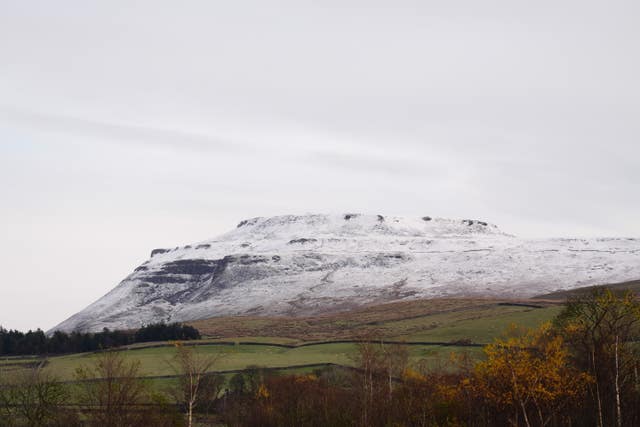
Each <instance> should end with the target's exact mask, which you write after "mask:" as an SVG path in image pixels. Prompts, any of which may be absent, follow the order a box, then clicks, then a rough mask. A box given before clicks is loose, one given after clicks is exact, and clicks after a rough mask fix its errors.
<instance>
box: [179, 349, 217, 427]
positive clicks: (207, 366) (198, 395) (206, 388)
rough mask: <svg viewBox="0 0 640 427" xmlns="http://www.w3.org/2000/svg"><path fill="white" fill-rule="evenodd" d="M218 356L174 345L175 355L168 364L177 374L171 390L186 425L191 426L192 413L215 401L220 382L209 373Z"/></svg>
mask: <svg viewBox="0 0 640 427" xmlns="http://www.w3.org/2000/svg"><path fill="white" fill-rule="evenodd" d="M220 356H221V355H220V354H213V355H212V354H203V353H200V352H198V351H197V350H196V348H195V347H194V346H185V345H183V344H182V343H176V355H175V356H174V358H173V360H172V361H171V362H170V365H171V367H172V368H173V370H174V371H175V372H176V373H177V374H178V384H177V388H176V389H174V390H173V392H174V396H175V398H176V401H178V402H180V403H181V404H182V405H183V407H184V409H185V412H186V413H187V425H188V426H189V427H191V426H192V425H193V413H194V411H195V409H196V408H202V407H203V406H204V405H206V404H208V403H211V401H212V400H214V399H216V398H217V396H218V394H219V392H220V389H221V386H222V384H221V382H220V381H219V380H218V377H214V376H212V374H211V373H210V371H211V370H212V369H213V367H214V366H215V365H216V363H217V362H218V360H219V359H220Z"/></svg>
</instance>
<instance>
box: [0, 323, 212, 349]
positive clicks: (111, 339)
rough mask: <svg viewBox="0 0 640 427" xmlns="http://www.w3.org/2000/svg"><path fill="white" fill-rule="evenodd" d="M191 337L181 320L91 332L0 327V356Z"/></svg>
mask: <svg viewBox="0 0 640 427" xmlns="http://www.w3.org/2000/svg"><path fill="white" fill-rule="evenodd" d="M194 339H200V332H199V331H198V330H197V329H196V328H194V327H193V326H189V325H183V324H181V323H169V324H166V323H162V322H160V323H152V324H149V325H145V326H142V327H141V328H140V329H138V330H135V331H123V330H113V331H112V330H109V329H108V328H104V329H103V330H102V332H95V333H93V332H71V333H66V332H63V331H55V332H54V333H53V334H51V336H47V335H46V334H45V333H44V332H43V331H42V330H40V329H37V330H35V331H31V330H30V331H28V332H26V333H25V332H20V331H17V330H7V329H4V328H2V327H0V355H2V356H18V355H44V354H66V353H82V352H87V351H96V350H105V349H109V348H114V347H119V346H123V345H129V344H134V343H139V342H150V341H168V340H194Z"/></svg>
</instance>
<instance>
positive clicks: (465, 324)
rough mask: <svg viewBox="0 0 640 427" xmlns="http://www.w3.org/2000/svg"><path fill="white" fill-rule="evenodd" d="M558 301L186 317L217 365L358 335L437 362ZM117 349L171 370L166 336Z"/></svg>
mask: <svg viewBox="0 0 640 427" xmlns="http://www.w3.org/2000/svg"><path fill="white" fill-rule="evenodd" d="M561 308H562V306H561V305H559V304H558V303H557V302H555V303H554V302H552V301H546V300H545V301H536V302H535V303H532V302H531V301H507V300H488V299H441V300H419V301H411V302H401V303H392V304H384V305H379V306H374V307H367V308H363V309H358V310H354V311H351V312H348V313H339V314H333V315H328V316H317V317H309V318H253V317H234V318H216V319H208V320H203V321H197V322H192V323H191V324H192V325H193V326H195V327H197V328H198V329H199V330H200V331H201V332H202V333H203V334H205V335H206V337H205V339H203V340H200V341H197V342H191V343H190V344H197V350H198V351H199V352H202V353H204V354H210V355H215V356H217V357H219V359H218V362H217V363H216V365H215V366H214V368H213V370H215V371H218V372H234V371H238V370H243V369H246V368H247V367H250V366H261V367H266V368H274V369H275V368H279V369H282V370H284V371H287V370H289V371H290V370H291V369H302V370H309V369H312V368H309V367H302V368H298V367H300V366H305V365H313V366H321V365H323V364H335V365H342V366H352V365H353V363H354V362H353V356H354V354H355V350H356V344H355V343H354V342H331V341H336V340H339V341H353V340H356V339H362V338H366V339H370V340H380V339H384V340H388V341H399V342H406V343H407V345H408V349H409V353H410V362H411V363H418V362H420V361H426V363H428V364H431V365H439V364H440V363H441V362H442V361H444V360H446V359H448V357H449V355H450V353H451V352H452V351H455V352H463V351H465V352H469V353H470V354H471V355H472V356H473V357H480V356H481V351H482V349H481V347H479V346H476V347H469V346H466V345H465V346H461V345H459V344H469V343H475V344H486V343H489V342H491V340H493V339H494V338H495V337H497V336H499V335H500V334H501V333H502V332H503V331H504V330H505V329H506V328H507V327H508V326H509V325H510V324H512V323H515V324H518V325H521V326H527V327H536V326H538V325H540V324H541V323H542V322H544V321H548V320H551V319H552V318H553V317H554V316H555V315H557V314H558V313H559V312H560V310H561ZM434 343H439V344H440V345H434ZM446 344H448V345H446ZM456 344H458V345H456ZM120 351H122V353H123V355H124V356H125V357H126V358H127V359H130V360H138V361H139V362H140V367H141V375H142V376H144V377H149V378H156V380H157V381H161V380H162V379H161V378H158V377H163V376H171V375H175V371H174V370H173V369H172V367H171V360H172V358H173V356H174V354H175V351H176V350H175V347H173V346H172V344H171V343H166V342H165V343H145V344H135V345H132V346H129V347H127V348H125V349H122V350H120ZM95 358H96V354H91V353H89V354H86V353H85V354H73V355H65V356H57V357H51V358H49V359H48V363H47V366H46V369H47V370H49V371H50V372H52V373H53V374H55V375H56V376H57V377H58V378H60V379H61V380H64V381H71V380H73V378H74V371H75V369H76V368H77V367H79V366H82V365H83V364H84V365H87V364H90V363H91V362H92V361H93V360H94V359H95ZM33 362H34V359H33V358H17V359H16V358H8V359H0V373H2V372H5V373H6V372H8V371H9V370H13V371H15V370H16V369H19V366H20V365H19V364H20V363H25V364H27V365H25V366H28V364H29V363H31V364H32V363H33ZM3 366H4V367H3ZM156 380H154V381H156Z"/></svg>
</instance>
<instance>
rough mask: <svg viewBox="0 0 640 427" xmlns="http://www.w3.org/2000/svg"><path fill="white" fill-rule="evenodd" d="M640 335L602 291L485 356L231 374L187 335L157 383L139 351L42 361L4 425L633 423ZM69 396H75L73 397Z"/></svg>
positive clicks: (5, 402)
mask: <svg viewBox="0 0 640 427" xmlns="http://www.w3.org/2000/svg"><path fill="white" fill-rule="evenodd" d="M639 337H640V303H639V302H638V300H637V299H636V297H635V296H634V295H633V294H631V293H624V294H615V293H613V292H611V291H609V290H603V291H598V292H595V293H593V294H592V295H590V296H586V297H580V298H576V299H574V300H572V301H569V302H568V304H567V305H566V307H565V308H564V310H563V311H562V313H561V314H560V315H559V316H558V317H557V318H556V319H555V320H554V321H553V322H551V323H547V324H544V325H542V326H541V327H539V328H536V329H525V328H520V327H518V326H516V325H513V326H511V327H509V328H508V330H507V331H505V333H504V335H503V336H501V337H499V338H497V339H496V340H494V342H492V343H491V344H489V345H488V346H486V347H485V348H484V349H483V350H482V351H483V355H482V357H477V355H471V354H469V353H458V354H452V355H451V357H450V358H449V359H447V360H442V361H440V363H433V361H432V360H423V361H421V362H418V363H416V362H412V361H411V360H410V358H409V350H408V346H405V345H402V344H397V343H394V344H388V343H385V342H384V340H377V341H376V340H372V339H371V337H367V339H366V340H365V339H363V340H362V342H360V343H358V344H357V351H356V352H355V355H354V356H353V367H351V368H339V367H328V368H323V369H318V370H315V371H313V372H311V373H304V374H292V375H278V374H277V373H275V372H274V371H271V370H268V369H263V368H260V367H253V368H250V369H247V370H245V371H243V372H241V373H237V374H235V375H234V376H232V377H231V378H228V379H226V380H225V379H224V378H223V377H222V376H221V375H219V374H215V373H212V372H211V371H212V370H215V369H216V365H217V364H218V359H217V357H218V356H211V355H210V354H207V353H203V352H200V350H199V349H198V348H197V347H193V346H184V345H181V344H180V343H177V344H176V350H175V357H174V358H173V359H172V361H171V364H172V366H173V367H174V368H175V373H176V380H175V381H174V382H171V383H170V384H167V385H165V386H163V387H165V388H162V387H161V388H162V390H158V389H155V391H154V389H153V387H150V383H149V382H146V381H144V380H143V379H140V378H138V377H139V375H140V373H139V363H138V362H136V361H134V360H132V359H130V358H125V357H124V355H123V353H122V352H105V353H101V354H100V355H99V357H98V358H97V359H96V360H95V361H94V362H93V364H91V365H87V366H83V367H81V368H79V369H77V371H76V382H75V383H74V384H72V385H68V384H67V385H62V384H60V383H59V382H56V381H55V379H54V378H52V377H50V376H49V374H47V371H46V369H42V368H33V369H32V370H25V371H23V372H25V373H23V374H22V375H23V376H22V377H20V378H18V379H16V380H13V381H12V382H11V381H10V382H7V383H5V384H4V385H0V425H11V426H13V425H16V426H17V425H52V426H54V425H61V426H62V425H65V426H76V425H77V426H80V425H82V426H86V425H88V426H113V427H116V426H118V427H120V426H122V427H125V426H137V425H157V426H165V425H166V426H170V425H171V426H178V425H186V426H192V425H216V426H221V425H224V426H229V427H236V426H237V427H254V426H255V427H258V426H260V427H270V426H274V427H276V426H308V427H315V426H318V427H320V426H338V427H339V426H345V427H346V426H356V427H360V426H362V427H378V426H379V427H385V426H424V427H431V426H469V427H476V426H477V427H489V426H523V427H543V426H549V427H565V426H566V427H569V426H593V427H608V426H615V427H627V426H629V427H631V426H637V425H640V378H639V370H640V369H639V368H640V353H639V352H638V351H639V348H638V338H639ZM0 367H1V365H0ZM27 372H29V373H27ZM69 387H73V389H72V391H70V390H69ZM70 396H72V397H73V399H75V401H76V402H77V403H76V405H75V406H74V407H69V406H65V405H64V404H63V402H68V401H69V399H70ZM167 396H170V399H168V398H167ZM149 405H152V406H149ZM151 408H153V409H151ZM29 420H31V421H29ZM43 420H44V421H43ZM3 423H5V424H3Z"/></svg>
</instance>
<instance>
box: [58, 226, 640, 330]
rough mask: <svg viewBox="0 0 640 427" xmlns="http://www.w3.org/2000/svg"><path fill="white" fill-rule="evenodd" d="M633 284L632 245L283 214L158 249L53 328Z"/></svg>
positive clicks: (637, 250)
mask: <svg viewBox="0 0 640 427" xmlns="http://www.w3.org/2000/svg"><path fill="white" fill-rule="evenodd" d="M635 279H640V239H635V238H595V239H571V238H555V239H520V238H517V237H514V236H512V235H509V234H505V233H503V232H501V231H500V230H499V229H498V228H497V227H496V226H495V225H492V224H488V223H485V222H482V221H477V220H451V219H441V218H430V217H422V218H406V217H384V216H382V215H360V214H344V215H302V216H293V215H287V216H276V217H271V218H253V219H249V220H245V221H242V222H240V224H238V227H237V228H236V229H235V230H233V231H230V232H228V233H226V234H223V235H222V236H219V237H218V238H215V239H212V240H206V241H203V242H199V243H195V244H191V245H187V246H184V247H176V248H173V249H155V250H153V251H152V253H151V257H150V259H149V260H148V261H146V262H145V263H143V264H142V265H141V266H139V267H138V268H136V269H135V271H134V272H133V273H131V274H130V275H129V276H128V277H127V278H125V279H124V280H123V281H122V282H121V283H120V284H119V285H118V286H116V287H115V288H114V289H113V290H111V291H110V292H109V293H108V294H106V295H105V296H103V297H102V298H100V299H99V300H98V301H96V302H94V303H93V304H91V305H89V306H88V307H87V308H85V309H84V310H82V311H81V312H79V313H77V314H75V315H73V316H71V317H70V318H69V319H67V320H65V321H64V322H62V323H60V324H59V325H58V326H56V327H55V328H53V330H56V329H59V330H64V331H73V330H80V331H97V330H101V329H102V328H104V327H107V328H110V329H123V328H135V327H139V326H141V325H143V324H147V323H151V322H157V321H166V322H173V321H188V320H195V319H202V318H209V317H215V316H228V315H287V316H289V315H312V314H318V313H325V312H331V311H340V310H346V309H349V308H351V307H355V306H361V305H365V304H372V303H382V302H390V301H398V300H404V299H416V298H436V297H467V296H497V297H501V298H507V297H514V298H521V297H531V296H535V295H539V294H544V293H548V292H552V291H556V290H561V289H571V288H576V287H582V286H589V285H593V284H605V283H616V282H623V281H627V280H635Z"/></svg>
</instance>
